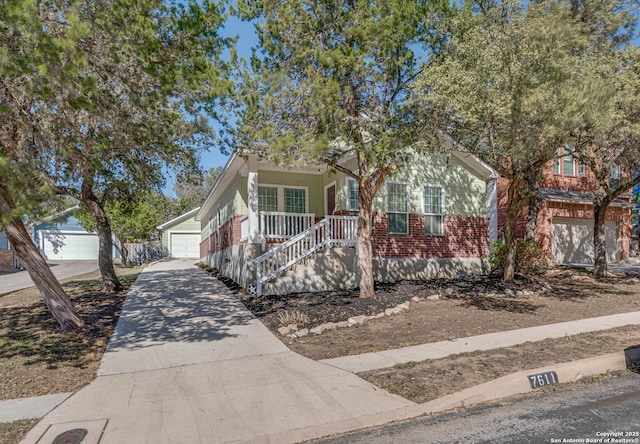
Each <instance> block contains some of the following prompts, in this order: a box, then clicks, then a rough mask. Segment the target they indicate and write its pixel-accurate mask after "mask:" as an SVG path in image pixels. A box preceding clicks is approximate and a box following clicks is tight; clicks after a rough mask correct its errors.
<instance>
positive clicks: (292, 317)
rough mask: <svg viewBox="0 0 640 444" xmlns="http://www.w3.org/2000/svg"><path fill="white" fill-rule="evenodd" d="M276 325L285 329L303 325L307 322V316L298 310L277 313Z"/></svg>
mask: <svg viewBox="0 0 640 444" xmlns="http://www.w3.org/2000/svg"><path fill="white" fill-rule="evenodd" d="M278 321H279V322H278V325H279V326H280V327H286V326H287V325H291V324H295V325H304V324H306V323H307V322H309V316H307V315H306V314H305V313H303V312H301V311H300V310H291V311H289V310H285V311H284V312H282V311H281V312H279V313H278Z"/></svg>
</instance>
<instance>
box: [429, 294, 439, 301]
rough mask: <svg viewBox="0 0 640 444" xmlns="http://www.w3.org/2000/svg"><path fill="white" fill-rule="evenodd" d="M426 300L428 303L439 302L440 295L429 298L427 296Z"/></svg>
mask: <svg viewBox="0 0 640 444" xmlns="http://www.w3.org/2000/svg"><path fill="white" fill-rule="evenodd" d="M427 299H428V300H430V301H439V300H440V295H439V294H432V295H431V296H427Z"/></svg>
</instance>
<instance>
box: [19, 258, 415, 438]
mask: <svg viewBox="0 0 640 444" xmlns="http://www.w3.org/2000/svg"><path fill="white" fill-rule="evenodd" d="M192 264H193V261H192V260H173V261H169V262H159V263H156V264H153V265H151V266H149V267H147V268H145V270H144V271H143V272H142V273H141V274H140V276H139V277H138V280H137V281H136V283H135V284H134V285H133V286H132V287H131V289H130V291H129V294H128V295H127V299H126V301H125V304H124V307H123V308H122V315H121V316H120V319H119V321H118V325H117V327H116V331H115V333H114V335H113V336H112V337H111V340H110V341H109V346H108V348H107V351H106V353H105V354H104V357H103V359H102V363H101V365H100V369H99V371H98V377H97V378H96V379H95V380H94V381H93V382H92V383H91V384H89V385H88V386H87V387H85V388H83V389H82V390H80V391H79V392H77V393H75V394H74V395H73V396H71V397H70V398H69V399H67V400H66V401H65V402H64V403H62V404H61V405H60V406H58V407H57V408H56V409H55V410H53V411H52V412H51V413H49V414H48V415H47V416H45V417H44V418H43V419H42V420H41V421H40V422H39V423H38V424H37V425H36V426H35V427H34V428H33V429H31V431H30V432H29V433H28V434H27V436H26V437H25V439H24V440H23V443H25V444H33V443H36V442H37V443H51V442H53V441H54V440H55V439H56V437H58V436H60V434H63V433H65V432H67V431H70V430H73V429H84V430H86V431H87V435H86V437H85V439H84V440H83V441H82V442H83V443H84V442H87V443H97V442H100V444H120V443H126V442H134V443H141V444H144V443H148V444H163V443H167V444H169V443H216V444H222V443H231V442H233V443H238V442H254V443H261V444H262V443H274V444H275V443H278V444H284V443H287V442H299V441H302V440H304V439H308V438H313V437H315V436H317V435H315V433H317V432H315V428H316V427H320V428H324V432H323V433H321V434H326V433H330V432H333V431H336V430H340V429H336V426H335V423H336V422H340V423H342V422H345V421H346V422H347V423H348V424H350V425H351V428H355V427H356V426H357V425H358V424H359V420H360V419H361V418H362V417H368V416H371V415H374V416H375V415H378V414H382V413H384V412H389V411H394V410H396V409H399V408H403V407H407V406H413V405H415V404H413V403H412V402H410V401H407V400H406V399H403V398H400V397H399V396H396V395H392V394H389V393H388V392H386V391H385V390H381V389H378V388H376V387H374V386H373V385H371V384H370V383H368V382H366V381H364V380H362V379H360V378H358V377H357V376H356V375H354V374H352V373H349V372H347V371H344V370H341V369H337V368H334V367H331V366H329V365H326V364H321V363H318V362H315V361H312V360H310V359H307V358H305V357H303V356H300V355H298V354H296V353H294V352H292V351H290V350H289V349H288V348H287V347H286V346H285V345H284V344H283V343H282V342H280V340H278V339H277V338H276V337H275V336H273V334H271V332H270V331H269V330H267V328H266V327H265V326H264V325H262V323H261V322H260V321H259V320H258V319H256V318H255V317H254V316H253V315H252V314H251V312H249V311H248V310H247V309H246V308H245V307H244V306H243V305H242V304H241V303H240V302H239V301H238V299H237V298H236V297H235V296H234V295H232V294H230V293H229V291H228V290H227V288H226V287H225V286H224V285H223V284H222V283H221V282H220V281H218V280H215V279H214V278H212V277H211V276H209V275H207V274H206V273H204V272H203V271H202V270H199V269H198V268H196V267H195V266H193V265H192ZM309 427H311V428H312V429H313V430H314V434H311V435H308V433H309V432H308V431H306V430H307V428H309Z"/></svg>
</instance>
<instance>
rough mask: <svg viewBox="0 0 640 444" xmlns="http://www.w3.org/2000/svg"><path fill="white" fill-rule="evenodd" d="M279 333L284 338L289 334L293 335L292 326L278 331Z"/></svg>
mask: <svg viewBox="0 0 640 444" xmlns="http://www.w3.org/2000/svg"><path fill="white" fill-rule="evenodd" d="M278 333H280V334H281V335H282V336H287V335H288V334H289V333H291V327H290V326H286V327H280V328H279V329H278Z"/></svg>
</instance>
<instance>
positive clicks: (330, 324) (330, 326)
mask: <svg viewBox="0 0 640 444" xmlns="http://www.w3.org/2000/svg"><path fill="white" fill-rule="evenodd" d="M322 326H323V327H324V329H325V330H335V329H336V324H335V322H327V323H326V324H322Z"/></svg>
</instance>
